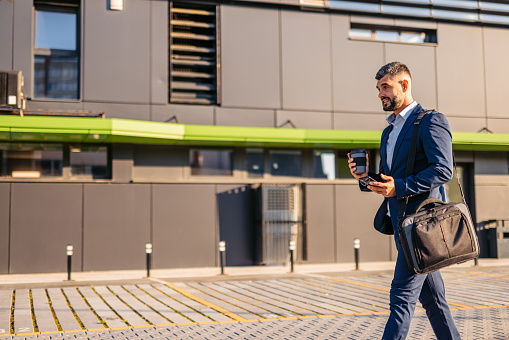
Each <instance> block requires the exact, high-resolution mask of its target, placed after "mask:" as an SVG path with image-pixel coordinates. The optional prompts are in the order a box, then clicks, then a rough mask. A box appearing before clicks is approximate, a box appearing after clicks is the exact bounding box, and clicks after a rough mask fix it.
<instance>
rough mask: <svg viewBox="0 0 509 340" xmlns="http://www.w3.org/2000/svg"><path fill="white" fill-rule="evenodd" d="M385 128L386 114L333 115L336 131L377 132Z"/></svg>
mask: <svg viewBox="0 0 509 340" xmlns="http://www.w3.org/2000/svg"><path fill="white" fill-rule="evenodd" d="M386 126H387V114H385V113H380V114H373V113H334V129H336V130H379V131H382V130H383V129H385V127H386Z"/></svg>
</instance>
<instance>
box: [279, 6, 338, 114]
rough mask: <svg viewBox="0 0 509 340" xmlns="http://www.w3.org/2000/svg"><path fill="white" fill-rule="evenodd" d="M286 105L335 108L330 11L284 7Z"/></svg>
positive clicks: (284, 89) (282, 47)
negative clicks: (313, 11) (311, 10)
mask: <svg viewBox="0 0 509 340" xmlns="http://www.w3.org/2000/svg"><path fill="white" fill-rule="evenodd" d="M281 27H282V28H281V36H282V42H281V53H282V77H283V78H282V79H283V84H282V85H283V109H285V110H292V109H295V110H313V111H314V110H325V111H327V110H329V111H330V110H332V90H331V86H332V84H331V46H330V45H331V44H330V31H331V26H330V15H328V14H324V13H309V12H307V13H304V12H297V11H286V10H283V11H281Z"/></svg>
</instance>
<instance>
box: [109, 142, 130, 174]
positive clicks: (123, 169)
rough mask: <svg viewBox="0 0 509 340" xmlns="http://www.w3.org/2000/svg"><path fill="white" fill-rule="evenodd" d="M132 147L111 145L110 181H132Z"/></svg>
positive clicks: (128, 145)
mask: <svg viewBox="0 0 509 340" xmlns="http://www.w3.org/2000/svg"><path fill="white" fill-rule="evenodd" d="M133 164H134V155H133V145H131V144H113V146H112V165H111V168H112V181H113V182H117V183H119V182H120V183H129V182H130V181H131V180H132V179H133Z"/></svg>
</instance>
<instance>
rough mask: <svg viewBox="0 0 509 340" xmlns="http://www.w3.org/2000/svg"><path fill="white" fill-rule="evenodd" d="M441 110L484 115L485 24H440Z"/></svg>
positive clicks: (469, 114) (461, 114)
mask: <svg viewBox="0 0 509 340" xmlns="http://www.w3.org/2000/svg"><path fill="white" fill-rule="evenodd" d="M438 43H439V45H438V47H437V50H436V53H437V84H438V108H437V109H438V110H440V112H442V113H444V114H445V115H447V116H463V117H465V116H467V117H468V116H470V117H472V116H474V117H484V116H485V115H486V107H485V104H486V102H485V100H486V99H485V95H484V94H485V92H484V91H485V88H484V65H483V62H484V60H483V44H482V28H479V27H471V26H460V25H449V24H439V25H438Z"/></svg>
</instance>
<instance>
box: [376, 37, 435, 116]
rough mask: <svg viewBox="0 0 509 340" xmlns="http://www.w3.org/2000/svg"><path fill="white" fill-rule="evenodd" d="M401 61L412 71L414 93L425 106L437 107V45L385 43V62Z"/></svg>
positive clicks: (417, 99)
mask: <svg viewBox="0 0 509 340" xmlns="http://www.w3.org/2000/svg"><path fill="white" fill-rule="evenodd" d="M392 61H401V62H403V63H405V64H406V65H407V66H408V67H409V68H410V73H412V80H413V81H412V94H413V97H414V99H415V100H416V101H417V102H419V103H420V104H421V105H422V106H423V107H425V108H429V109H434V108H436V107H437V92H436V91H437V82H436V77H435V70H436V67H435V47H433V46H424V45H423V46H419V45H409V44H388V43H386V44H385V62H386V63H389V62H392Z"/></svg>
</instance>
